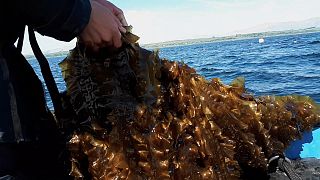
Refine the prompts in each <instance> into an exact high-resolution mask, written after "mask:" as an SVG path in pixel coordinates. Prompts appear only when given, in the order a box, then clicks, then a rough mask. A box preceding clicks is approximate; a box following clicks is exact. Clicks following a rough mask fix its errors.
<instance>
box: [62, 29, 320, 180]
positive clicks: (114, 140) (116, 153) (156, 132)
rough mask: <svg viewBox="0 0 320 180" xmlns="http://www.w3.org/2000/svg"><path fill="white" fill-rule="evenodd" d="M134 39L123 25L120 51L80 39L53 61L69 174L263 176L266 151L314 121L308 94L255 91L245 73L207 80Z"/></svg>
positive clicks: (315, 109)
mask: <svg viewBox="0 0 320 180" xmlns="http://www.w3.org/2000/svg"><path fill="white" fill-rule="evenodd" d="M136 41H137V37H136V36H135V35H133V34H131V33H127V34H125V35H124V45H123V47H122V48H121V49H120V50H118V51H116V52H110V51H108V50H104V49H102V50H101V51H100V52H99V53H97V54H92V53H90V52H89V51H87V50H86V49H85V48H83V47H81V45H79V46H77V47H76V48H75V49H74V50H72V51H71V52H70V54H69V56H68V57H67V58H66V59H65V60H64V61H63V62H62V63H61V64H60V65H61V67H62V72H63V75H64V78H65V81H66V83H67V94H68V96H69V97H70V103H71V105H72V109H73V110H74V112H75V116H76V118H75V117H74V118H75V119H77V124H76V126H77V128H76V129H75V130H74V131H73V133H72V135H71V136H72V137H71V139H70V141H69V142H68V148H69V151H70V152H71V157H70V161H71V162H72V170H71V173H70V174H71V175H72V176H73V177H74V178H75V179H84V178H85V176H87V174H86V171H88V174H89V175H90V176H91V178H92V179H226V180H229V179H239V178H246V176H245V175H246V174H248V171H251V170H254V172H256V173H257V174H260V175H261V176H263V175H265V174H266V173H267V166H268V165H267V160H268V159H269V158H270V157H271V156H273V155H278V154H282V153H283V152H284V149H285V148H286V147H287V146H288V145H289V143H290V142H291V141H293V140H294V139H297V138H299V137H300V133H301V132H303V131H310V130H312V128H313V127H314V125H315V124H317V123H319V122H320V108H319V106H318V105H316V104H315V103H314V102H313V101H312V100H311V99H310V98H309V97H303V96H282V97H275V96H263V97H254V96H252V95H250V94H248V93H247V92H246V89H245V87H244V79H243V78H237V79H236V80H234V82H232V83H231V84H230V85H225V84H223V83H222V82H221V81H220V80H219V79H218V78H214V79H211V80H210V81H208V80H206V79H205V78H204V77H202V76H200V75H198V74H197V73H196V71H195V70H194V69H193V68H191V67H189V66H188V65H186V64H184V63H182V62H173V61H169V60H166V59H160V58H159V56H158V54H157V52H151V51H148V50H146V49H143V48H141V47H139V45H138V43H136ZM83 162H85V163H83ZM85 164H86V165H85ZM251 172H252V171H251ZM249 173H250V172H249Z"/></svg>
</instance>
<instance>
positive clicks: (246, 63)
mask: <svg viewBox="0 0 320 180" xmlns="http://www.w3.org/2000/svg"><path fill="white" fill-rule="evenodd" d="M264 40H265V42H264V43H259V42H258V38H253V39H242V40H232V41H223V42H212V43H205V44H195V45H187V46H176V47H167V48H161V49H160V57H162V58H166V59H169V60H175V61H183V62H184V63H186V64H188V65H189V66H190V67H193V68H195V69H196V70H197V72H198V73H199V74H201V75H203V76H205V77H206V78H207V79H211V78H215V77H218V78H220V79H221V80H222V82H223V83H225V84H229V83H230V82H231V81H232V80H233V79H235V78H236V77H239V76H243V77H244V78H245V79H246V88H247V90H248V91H249V92H250V93H252V94H254V95H255V96H259V95H291V94H297V95H305V96H310V97H311V98H313V99H314V100H315V101H316V102H317V103H320V33H310V34H299V35H286V36H274V37H265V38H264ZM64 57H65V56H61V57H52V58H49V59H48V60H49V63H50V66H51V70H52V72H53V75H54V78H55V80H56V83H57V86H58V88H59V90H60V91H64V90H65V83H64V81H63V79H62V76H61V72H60V68H59V66H58V63H59V62H61V61H62V60H63V58H64ZM29 63H30V64H31V65H32V67H33V68H34V69H35V71H36V73H37V74H38V75H39V77H40V79H41V80H43V79H42V77H41V74H40V69H39V66H38V63H37V61H36V60H35V59H30V60H29ZM46 98H47V102H48V106H49V107H50V108H52V103H51V101H50V97H49V94H48V93H47V92H46ZM303 149H304V150H303V151H302V153H301V157H317V158H320V151H319V149H320V129H318V130H316V131H314V132H313V141H312V143H310V144H304V148H303Z"/></svg>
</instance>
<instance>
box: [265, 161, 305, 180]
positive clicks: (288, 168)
mask: <svg viewBox="0 0 320 180" xmlns="http://www.w3.org/2000/svg"><path fill="white" fill-rule="evenodd" d="M277 167H278V168H279V170H281V171H282V172H284V173H285V174H286V175H287V176H288V178H289V179H290V180H302V178H301V177H300V176H299V175H298V174H297V173H296V172H295V171H294V168H293V167H292V163H291V161H290V160H289V159H288V158H286V157H285V156H283V155H281V156H274V157H272V158H270V160H269V172H275V171H276V168H277Z"/></svg>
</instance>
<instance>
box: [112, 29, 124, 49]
mask: <svg viewBox="0 0 320 180" xmlns="http://www.w3.org/2000/svg"><path fill="white" fill-rule="evenodd" d="M112 41H113V46H114V47H116V48H120V47H121V46H122V41H121V33H120V32H118V33H116V34H114V36H113V39H112Z"/></svg>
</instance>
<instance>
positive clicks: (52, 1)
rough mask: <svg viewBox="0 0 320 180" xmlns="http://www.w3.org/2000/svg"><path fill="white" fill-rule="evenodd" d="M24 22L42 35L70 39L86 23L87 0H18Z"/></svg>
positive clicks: (88, 13)
mask: <svg viewBox="0 0 320 180" xmlns="http://www.w3.org/2000/svg"><path fill="white" fill-rule="evenodd" d="M19 1H20V2H21V3H19V8H18V10H19V11H20V12H21V13H20V15H22V18H23V19H24V21H25V23H26V24H27V25H29V26H31V27H32V28H33V29H34V30H36V31H37V32H39V33H40V34H42V35H46V36H50V37H53V38H55V39H58V40H62V41H71V40H72V39H73V38H75V37H76V36H78V35H79V34H80V33H81V31H82V30H83V29H84V28H85V26H86V25H87V24H88V22H89V19H90V14H91V5H90V2H89V0H19Z"/></svg>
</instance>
